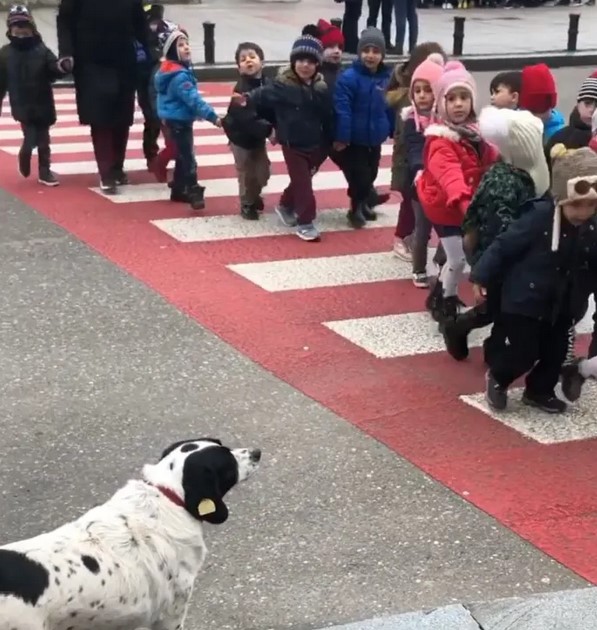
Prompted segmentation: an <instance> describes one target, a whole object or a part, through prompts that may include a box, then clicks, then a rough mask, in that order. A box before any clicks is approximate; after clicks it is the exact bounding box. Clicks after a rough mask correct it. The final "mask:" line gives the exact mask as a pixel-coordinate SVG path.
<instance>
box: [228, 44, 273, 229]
mask: <svg viewBox="0 0 597 630" xmlns="http://www.w3.org/2000/svg"><path fill="white" fill-rule="evenodd" d="M263 57H264V55H263V50H262V49H261V47H260V46H258V45H257V44H253V43H252V42H243V43H241V44H239V45H238V46H237V48H236V52H235V54H234V59H235V60H236V65H237V66H238V72H239V74H240V79H239V80H238V82H237V83H236V85H235V86H234V90H233V91H234V92H235V93H236V94H243V93H248V92H250V91H251V90H254V89H256V88H258V87H261V86H262V85H265V84H266V79H265V78H264V77H263V73H262V68H263ZM270 118H271V116H270ZM222 123H223V127H224V131H225V132H226V135H227V136H228V139H229V140H230V148H231V150H232V155H233V156H234V163H235V165H236V173H237V177H238V189H239V193H240V214H241V216H242V217H243V219H247V220H249V221H256V220H258V219H259V213H260V212H262V211H263V199H262V198H261V191H262V190H263V189H264V188H265V186H266V185H267V182H268V180H269V175H270V161H269V158H268V157H267V151H266V148H265V141H266V139H267V138H268V137H269V136H270V135H271V133H272V130H273V127H272V124H271V123H270V122H269V121H268V120H265V119H264V118H260V117H259V116H258V115H257V111H256V110H255V108H254V107H253V106H246V107H241V106H240V105H239V104H238V103H236V102H231V103H230V106H229V108H228V113H227V114H226V117H225V118H224V120H223V121H222Z"/></svg>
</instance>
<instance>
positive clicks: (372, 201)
mask: <svg viewBox="0 0 597 630" xmlns="http://www.w3.org/2000/svg"><path fill="white" fill-rule="evenodd" d="M389 200H390V194H389V193H378V192H377V190H375V188H372V189H371V192H370V193H369V196H368V197H367V205H368V206H369V207H370V208H375V207H376V206H381V205H383V204H384V203H387V202H388V201H389Z"/></svg>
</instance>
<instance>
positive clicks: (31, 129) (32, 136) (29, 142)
mask: <svg viewBox="0 0 597 630" xmlns="http://www.w3.org/2000/svg"><path fill="white" fill-rule="evenodd" d="M21 129H22V130H23V147H22V150H23V151H26V152H27V153H29V154H31V153H32V152H33V149H35V147H37V159H38V164H39V168H40V169H42V168H50V128H49V127H48V126H47V125H37V124H33V123H21Z"/></svg>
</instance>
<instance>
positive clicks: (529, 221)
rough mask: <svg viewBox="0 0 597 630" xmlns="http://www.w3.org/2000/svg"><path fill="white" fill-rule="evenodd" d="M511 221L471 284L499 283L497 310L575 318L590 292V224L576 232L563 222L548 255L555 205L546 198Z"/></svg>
mask: <svg viewBox="0 0 597 630" xmlns="http://www.w3.org/2000/svg"><path fill="white" fill-rule="evenodd" d="M528 203H529V204H531V205H532V206H533V208H532V209H530V210H529V211H527V212H525V213H524V214H523V215H522V216H521V218H520V219H518V220H516V221H514V223H512V224H511V225H510V227H508V229H507V230H506V231H505V232H503V233H502V234H500V235H499V236H498V237H497V238H496V239H495V240H494V241H493V243H492V244H491V245H490V246H489V247H488V248H487V249H486V250H485V252H484V253H483V255H482V256H481V258H480V259H479V260H478V262H477V263H476V264H475V266H474V267H473V269H472V271H471V275H470V279H471V280H472V282H475V283H476V284H480V285H481V286H485V287H486V286H487V285H489V284H492V283H495V282H500V281H501V282H502V303H501V310H502V312H504V313H511V314H517V315H524V316H526V317H532V318H534V319H538V320H547V321H550V320H551V321H555V319H556V318H557V317H558V315H559V313H561V312H562V311H564V312H567V313H569V314H570V315H571V316H572V317H575V316H576V314H577V313H578V311H579V308H580V307H579V304H582V303H585V302H586V299H587V297H588V294H589V292H590V285H588V284H587V283H586V279H588V278H589V277H590V275H591V272H592V271H593V270H594V266H593V265H594V261H595V257H596V255H597V232H596V231H595V227H594V222H590V223H589V224H587V225H585V226H582V227H581V228H576V227H574V226H572V225H570V224H569V223H568V222H567V221H566V220H565V219H564V218H563V217H562V225H561V230H560V242H559V247H558V250H557V251H556V252H552V251H551V235H552V230H553V217H554V202H553V200H552V199H551V198H548V197H547V196H545V197H541V198H540V199H534V200H531V201H529V202H528Z"/></svg>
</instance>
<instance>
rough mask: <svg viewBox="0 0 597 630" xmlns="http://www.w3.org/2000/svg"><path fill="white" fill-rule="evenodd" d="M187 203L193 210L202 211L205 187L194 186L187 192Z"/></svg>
mask: <svg viewBox="0 0 597 630" xmlns="http://www.w3.org/2000/svg"><path fill="white" fill-rule="evenodd" d="M188 195H189V203H190V204H191V208H193V210H203V208H205V187H204V186H200V185H199V184H195V185H194V186H191V187H190V188H189V190H188Z"/></svg>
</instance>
